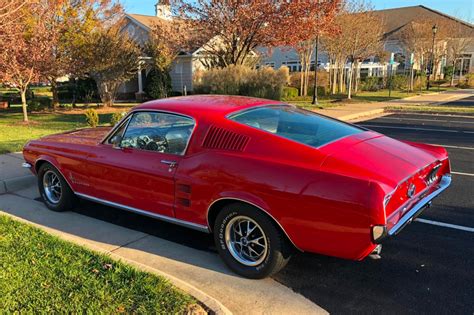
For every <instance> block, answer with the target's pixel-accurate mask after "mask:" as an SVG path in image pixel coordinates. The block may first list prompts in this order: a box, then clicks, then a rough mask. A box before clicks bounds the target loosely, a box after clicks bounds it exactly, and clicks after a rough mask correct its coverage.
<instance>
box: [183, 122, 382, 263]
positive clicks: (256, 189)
mask: <svg viewBox="0 0 474 315" xmlns="http://www.w3.org/2000/svg"><path fill="white" fill-rule="evenodd" d="M200 128H203V130H205V129H206V128H207V126H205V124H201V126H200ZM225 128H227V129H231V130H235V131H236V132H239V133H244V134H246V135H248V136H249V137H250V138H251V141H250V142H249V144H248V146H247V148H246V150H245V152H232V151H224V150H213V149H203V148H200V145H201V144H202V141H203V136H202V134H205V132H202V134H197V135H196V137H195V139H194V142H193V143H192V144H191V147H190V154H189V155H188V156H187V157H185V158H184V159H183V160H182V161H181V162H180V165H179V168H178V171H177V178H176V180H177V185H178V186H179V185H185V186H189V187H191V192H190V196H191V205H190V206H189V207H183V206H180V205H177V208H176V216H177V217H178V218H179V219H183V220H189V221H193V222H196V223H200V224H207V210H208V207H209V206H210V205H211V204H212V203H213V202H214V201H216V200H219V199H220V198H235V199H241V200H244V201H247V202H250V203H253V204H254V205H256V206H258V207H260V208H262V209H263V210H265V211H266V212H268V213H269V214H270V215H271V216H272V217H273V218H274V219H276V220H277V221H278V223H279V224H280V225H281V226H282V227H283V229H284V230H285V232H286V233H287V235H288V236H289V238H290V239H291V241H292V242H293V243H294V244H295V246H296V247H297V248H299V249H300V250H303V251H309V252H315V253H320V254H325V255H331V256H337V257H342V258H348V259H359V258H361V257H363V256H365V255H366V252H367V251H369V250H371V249H372V248H373V244H372V243H371V240H370V219H369V216H370V213H369V210H368V204H369V198H370V196H369V191H370V187H369V186H370V183H369V182H368V181H366V180H360V179H356V178H348V177H345V176H342V175H338V174H332V173H328V172H323V171H320V170H319V166H320V165H321V163H322V161H323V160H324V157H325V156H324V155H322V154H320V153H318V150H316V149H314V148H310V147H307V146H303V145H301V144H297V143H295V142H292V141H288V140H286V139H282V138H278V137H275V136H273V135H271V134H268V133H265V132H261V131H258V130H252V129H250V128H245V129H239V128H238V127H236V126H232V125H231V124H228V125H226V126H225ZM234 128H235V129H234ZM177 193H178V194H179V192H177ZM211 228H212V227H211Z"/></svg>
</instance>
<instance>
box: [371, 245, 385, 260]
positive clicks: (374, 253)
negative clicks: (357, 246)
mask: <svg viewBox="0 0 474 315" xmlns="http://www.w3.org/2000/svg"><path fill="white" fill-rule="evenodd" d="M381 252H382V244H379V245H377V246H376V247H375V248H374V250H373V251H372V253H370V254H369V258H370V259H374V260H377V259H381V258H382V256H380V253H381Z"/></svg>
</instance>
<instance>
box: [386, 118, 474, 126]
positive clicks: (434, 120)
mask: <svg viewBox="0 0 474 315" xmlns="http://www.w3.org/2000/svg"><path fill="white" fill-rule="evenodd" d="M381 119H390V120H398V121H404V120H414V121H431V122H449V123H457V124H474V121H457V120H440V119H422V118H395V117H383V118H381ZM471 119H474V118H471Z"/></svg>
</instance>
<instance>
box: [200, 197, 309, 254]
mask: <svg viewBox="0 0 474 315" xmlns="http://www.w3.org/2000/svg"><path fill="white" fill-rule="evenodd" d="M221 200H237V201H241V202H244V203H247V204H249V205H252V206H254V207H255V208H258V209H260V210H262V211H263V212H264V213H266V214H267V215H268V216H269V217H270V218H272V220H273V221H275V222H276V224H278V226H279V227H280V228H281V230H282V231H283V233H285V235H286V237H288V239H289V240H290V242H291V244H293V246H294V247H295V248H296V249H297V250H299V251H301V252H304V251H303V250H301V249H300V248H299V247H298V246H296V244H295V243H294V242H293V240H292V239H291V238H290V236H289V235H288V233H286V231H285V229H284V228H283V226H281V224H280V222H278V221H277V220H276V219H275V218H274V217H273V216H272V215H271V214H270V213H269V212H268V211H267V210H265V209H263V208H262V207H260V206H258V205H256V204H254V203H252V202H250V201H247V200H244V199H239V198H234V197H223V198H219V199H216V200H214V201H213V202H212V203H211V204H210V205H209V207H207V212H206V220H207V228H208V230H209V231H212V227H211V226H210V224H209V209H211V207H212V206H213V205H214V204H215V203H216V202H218V201H221Z"/></svg>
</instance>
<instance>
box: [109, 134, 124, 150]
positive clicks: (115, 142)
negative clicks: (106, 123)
mask: <svg viewBox="0 0 474 315" xmlns="http://www.w3.org/2000/svg"><path fill="white" fill-rule="evenodd" d="M110 143H111V144H112V147H113V148H114V149H120V148H121V146H120V145H121V144H122V137H121V136H118V135H117V136H113V137H112V138H111V139H110Z"/></svg>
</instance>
